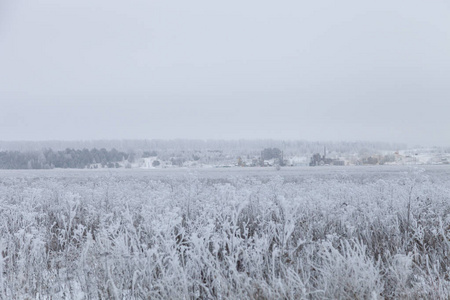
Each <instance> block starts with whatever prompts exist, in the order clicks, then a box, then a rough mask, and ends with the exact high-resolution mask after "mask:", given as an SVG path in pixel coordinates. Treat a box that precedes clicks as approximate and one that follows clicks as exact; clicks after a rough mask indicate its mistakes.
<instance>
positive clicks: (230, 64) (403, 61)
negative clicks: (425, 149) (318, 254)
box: [0, 0, 450, 145]
mask: <svg viewBox="0 0 450 300" xmlns="http://www.w3.org/2000/svg"><path fill="white" fill-rule="evenodd" d="M0 104H1V107H0V140H48V139H63V140H74V139H115V138H118V139H122V138H132V139H134V138H146V139H153V138H159V139H160V138H163V139H172V138H196V139H198V138H200V139H210V138H217V139H238V138H276V139H302V140H304V139H306V140H375V141H387V142H405V143H408V144H410V145H413V144H423V145H433V144H434V145H450V2H449V1H448V0H443V1H438V0H436V1H433V0H431V1H423V0H421V1H414V0H404V1H397V0H377V1H361V0H356V1H347V0H341V1H326V0H322V1H310V0H309V1H302V0H279V1H266V0H227V1H213V0H189V1H186V0H173V1H170V0H167V1H165V0H164V1H162V0H161V1H156V0H145V1H144V0H142V1H137V0H128V1H123V0H120V1H119V0H65V1H61V0H27V1H25V0H0Z"/></svg>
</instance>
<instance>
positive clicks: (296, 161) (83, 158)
mask: <svg viewBox="0 0 450 300" xmlns="http://www.w3.org/2000/svg"><path fill="white" fill-rule="evenodd" d="M235 146H238V147H223V149H215V150H214V149H204V148H203V149H202V148H200V150H194V149H195V148H194V149H192V148H191V149H190V150H188V149H186V148H183V147H173V146H172V147H170V148H166V149H162V150H158V151H155V150H139V149H137V150H128V151H126V150H125V151H119V150H116V149H115V148H112V149H110V150H107V149H105V148H100V149H97V148H92V149H85V148H84V149H82V150H80V149H74V148H66V149H65V150H52V149H42V150H29V151H12V150H4V151H1V149H0V169H53V168H63V169H104V168H125V169H132V168H134V169H135V168H141V169H161V168H180V167H183V168H251V167H275V168H277V169H279V168H282V167H296V166H310V167H321V166H357V165H425V164H428V165H431V164H433V165H448V164H449V163H450V149H448V148H418V149H408V150H386V151H382V150H376V149H375V150H374V149H372V150H369V149H368V148H365V147H357V148H356V147H354V148H355V149H354V150H353V149H351V146H348V145H346V144H342V145H335V146H334V147H333V149H332V150H331V151H328V148H327V147H326V146H320V145H310V144H306V146H305V147H304V148H303V149H301V148H295V147H292V146H291V147H267V148H263V147H261V148H259V149H262V150H259V149H258V148H256V147H255V148H254V149H250V150H249V149H246V147H242V145H241V147H240V148H239V144H238V145H235ZM321 147H322V151H320V152H316V151H315V150H317V149H320V148H321ZM147 149H148V148H147ZM197 149H199V148H197ZM282 149H283V150H282Z"/></svg>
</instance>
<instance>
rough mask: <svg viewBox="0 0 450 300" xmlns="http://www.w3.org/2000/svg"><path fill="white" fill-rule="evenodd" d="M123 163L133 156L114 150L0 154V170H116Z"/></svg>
mask: <svg viewBox="0 0 450 300" xmlns="http://www.w3.org/2000/svg"><path fill="white" fill-rule="evenodd" d="M124 161H127V162H133V161H134V154H132V153H130V154H129V153H125V152H120V151H117V150H116V149H114V148H113V149H111V150H106V149H105V148H102V149H96V148H94V149H91V150H89V149H83V150H79V149H77V150H75V149H69V148H67V149H66V150H62V151H53V150H52V149H44V150H41V151H28V152H19V151H2V152H0V169H53V168H78V169H84V168H90V167H103V168H105V167H108V168H117V167H120V165H119V163H118V162H124Z"/></svg>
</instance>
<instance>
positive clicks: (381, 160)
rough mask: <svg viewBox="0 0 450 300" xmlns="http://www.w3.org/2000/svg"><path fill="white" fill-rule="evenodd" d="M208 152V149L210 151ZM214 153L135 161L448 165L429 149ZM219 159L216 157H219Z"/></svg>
mask: <svg viewBox="0 0 450 300" xmlns="http://www.w3.org/2000/svg"><path fill="white" fill-rule="evenodd" d="M210 151H211V150H210ZM213 152H215V153H214V154H215V155H217V157H216V159H215V160H213V161H211V162H210V163H205V162H204V159H202V158H201V157H202V156H201V155H200V154H197V155H193V159H192V160H189V159H183V158H180V157H171V158H169V159H166V160H164V159H161V158H159V157H158V156H157V155H155V156H151V157H146V158H142V159H141V160H140V161H139V167H141V168H148V169H151V168H171V167H215V168H231V167H243V168H245V167H276V168H281V167H295V166H310V167H320V166H358V165H424V164H433V165H447V164H450V153H433V151H429V150H426V151H424V150H422V151H417V150H407V151H406V150H405V151H390V152H387V153H384V154H370V153H358V154H346V155H344V156H340V157H337V156H336V155H334V156H329V155H327V149H326V147H324V148H323V153H322V154H321V153H318V152H317V153H314V154H312V155H311V156H309V157H308V156H296V155H294V156H286V155H285V154H284V152H283V151H282V150H280V149H279V148H265V149H263V150H262V151H261V152H260V154H259V155H258V156H256V155H254V156H251V155H247V156H237V158H235V159H234V160H233V158H232V157H229V156H223V157H222V154H223V153H222V152H221V151H218V150H217V151H213ZM220 157H221V158H222V159H219V158H220Z"/></svg>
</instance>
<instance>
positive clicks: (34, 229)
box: [0, 166, 450, 299]
mask: <svg viewBox="0 0 450 300" xmlns="http://www.w3.org/2000/svg"><path fill="white" fill-rule="evenodd" d="M0 251H1V256H0V298H1V299H50V298H51V299H383V298H387V299H399V298H403V299H448V298H449V297H450V167H448V166H424V167H422V168H420V169H417V168H408V167H402V166H373V167H362V166H360V167H356V166H355V167H336V166H334V167H320V168H310V167H298V168H297V167H294V168H281V170H279V171H277V170H275V168H251V169H246V168H223V169H221V168H210V169H196V170H190V169H182V168H180V169H154V170H152V169H151V170H139V169H138V170H136V169H132V170H113V171H111V170H34V171H33V170H30V171H0Z"/></svg>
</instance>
